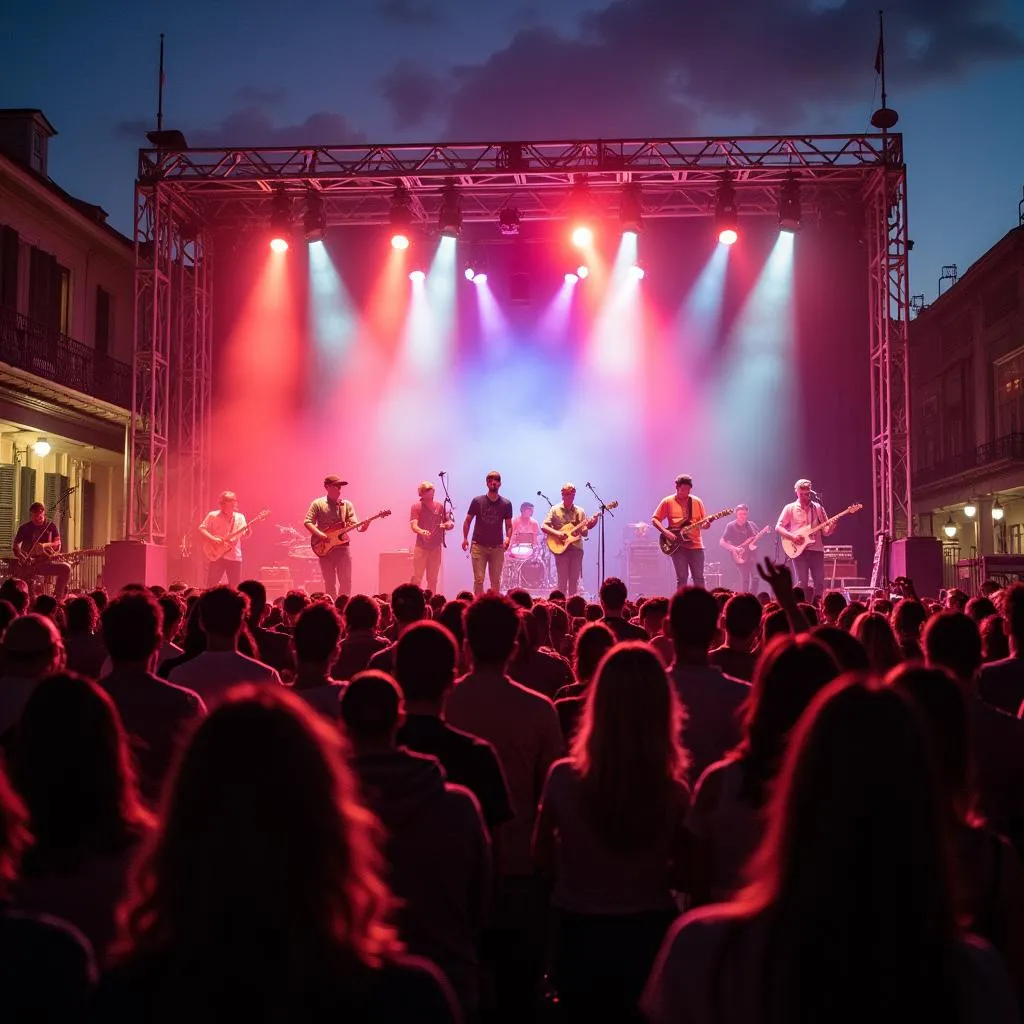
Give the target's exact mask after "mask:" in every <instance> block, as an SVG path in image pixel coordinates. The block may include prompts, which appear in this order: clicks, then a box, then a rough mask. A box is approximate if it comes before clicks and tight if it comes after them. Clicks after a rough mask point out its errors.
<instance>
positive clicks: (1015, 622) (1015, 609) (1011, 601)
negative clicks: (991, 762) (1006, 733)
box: [978, 583, 1024, 716]
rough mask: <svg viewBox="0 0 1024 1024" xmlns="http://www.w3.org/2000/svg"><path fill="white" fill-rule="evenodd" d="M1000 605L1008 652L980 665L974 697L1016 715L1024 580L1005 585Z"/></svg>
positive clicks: (1023, 657)
mask: <svg viewBox="0 0 1024 1024" xmlns="http://www.w3.org/2000/svg"><path fill="white" fill-rule="evenodd" d="M1002 605H1003V626H1004V628H1005V630H1006V633H1007V635H1008V637H1009V641H1010V653H1009V656H1008V657H1006V658H1003V659H1002V660H1000V661H994V662H991V663H990V664H987V665H983V666H982V668H981V674H980V675H979V677H978V696H979V697H981V699H982V700H984V701H986V702H987V703H988V704H991V705H992V707H994V708H999V709H1000V710H1001V711H1005V712H1006V713H1007V714H1010V715H1014V716H1016V715H1017V714H1018V712H1019V711H1020V710H1021V707H1022V705H1024V583H1014V584H1013V585H1012V586H1010V587H1007V588H1006V590H1004V591H1003V600H1002Z"/></svg>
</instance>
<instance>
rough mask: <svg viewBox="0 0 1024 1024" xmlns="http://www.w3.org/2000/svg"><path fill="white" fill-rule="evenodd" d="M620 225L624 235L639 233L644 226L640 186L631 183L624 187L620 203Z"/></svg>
mask: <svg viewBox="0 0 1024 1024" xmlns="http://www.w3.org/2000/svg"><path fill="white" fill-rule="evenodd" d="M619 225H620V227H621V228H622V233H623V234H624V235H627V234H633V235H639V234H640V231H641V229H642V228H643V202H642V194H641V191H640V186H639V185H635V184H633V183H630V184H628V185H624V186H623V189H622V199H621V200H620V203H619Z"/></svg>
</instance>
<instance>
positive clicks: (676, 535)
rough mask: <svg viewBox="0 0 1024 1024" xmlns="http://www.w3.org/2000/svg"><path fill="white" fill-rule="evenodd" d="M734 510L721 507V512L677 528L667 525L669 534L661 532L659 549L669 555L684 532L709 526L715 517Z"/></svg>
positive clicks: (677, 545) (729, 514) (727, 514)
mask: <svg viewBox="0 0 1024 1024" xmlns="http://www.w3.org/2000/svg"><path fill="white" fill-rule="evenodd" d="M735 511H736V509H734V508H723V509H722V511H721V512H716V513H715V514H714V515H710V516H705V517H704V518H703V519H698V520H696V521H695V522H692V523H683V525H682V526H680V527H679V528H678V529H675V530H673V529H672V528H671V527H669V528H668V532H669V533H670V534H671V536H669V537H666V536H665V534H662V535H661V536H660V537H659V538H658V543H659V544H660V545H661V550H662V551H664V552H665V554H666V555H671V554H672V552H673V551H675V550H676V548H678V547H679V546H680V545H681V544H682V543H683V536H684V535H685V534H687V533H692V532H693V531H694V530H703V529H704V527H705V526H710V525H711V523H713V522H714V521H715V520H716V519H721V518H722V517H723V516H731V515H732V514H733V512H735ZM659 532H660V531H659Z"/></svg>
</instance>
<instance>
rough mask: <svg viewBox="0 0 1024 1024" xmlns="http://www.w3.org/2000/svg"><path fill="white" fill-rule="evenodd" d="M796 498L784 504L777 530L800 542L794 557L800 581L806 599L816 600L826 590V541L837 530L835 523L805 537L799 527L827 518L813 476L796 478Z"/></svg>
mask: <svg viewBox="0 0 1024 1024" xmlns="http://www.w3.org/2000/svg"><path fill="white" fill-rule="evenodd" d="M793 490H794V491H796V501H791V502H790V503H789V504H788V505H784V506H783V508H782V511H781V512H780V513H779V521H778V522H777V523H776V524H775V532H776V533H777V534H779V536H780V537H785V538H786V539H787V540H791V541H793V542H794V543H798V544H800V545H801V547H800V554H798V555H797V556H796V558H794V559H793V568H794V569H795V570H796V573H795V575H796V578H797V583H798V584H799V585H800V586H801V587H803V588H804V592H805V594H806V596H807V600H808V601H811V600H813V596H814V595H815V594H818V595H821V594H824V593H825V542H824V540H823V538H824V537H827V536H828V535H829V534H830V533H832V532H833V530H835V524H833V525H832V526H829V527H825V528H823V529H821V530H818V531H817V532H815V533H814V534H813V535H812V536H811V538H810V539H809V540H808V539H806V538H805V537H804V536H803V535H802V534H801V533H799V532H798V531H799V530H801V529H802V528H803V527H805V526H809V527H811V529H814V528H815V527H817V526H821V524H822V523H824V522H826V521H827V520H828V515H827V514H826V512H825V509H824V508H823V507H822V505H821V502H819V501H817V500H816V499H817V495H816V494H815V493H814V491H813V489H812V488H811V481H810V480H797V482H796V483H795V484H793Z"/></svg>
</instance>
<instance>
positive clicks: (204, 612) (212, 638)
mask: <svg viewBox="0 0 1024 1024" xmlns="http://www.w3.org/2000/svg"><path fill="white" fill-rule="evenodd" d="M248 607H249V601H248V598H246V596H245V595H244V594H240V593H239V592H238V591H237V590H232V589H231V587H214V588H213V589H212V590H207V591H206V593H205V594H203V595H202V597H200V598H199V609H198V611H199V621H200V624H201V625H202V627H203V632H204V633H205V634H206V650H205V651H203V653H202V654H197V655H196V656H195V657H194V658H191V659H189V660H188V661H185V662H182V664H180V665H178V666H177V667H176V668H174V669H172V671H171V674H170V675H169V676H168V677H167V678H168V681H169V682H172V683H175V684H176V685H178V686H184V687H186V688H187V689H189V690H194V691H195V692H196V693H198V694H199V696H200V697H202V698H203V701H204V703H205V704H206V706H207V707H209V708H212V707H213V706H214V705H215V704H216V703H218V701H220V700H221V699H222V698H223V696H224V695H225V694H226V693H227V692H228V690H230V689H231V688H232V687H233V686H237V685H238V684H239V683H267V684H273V685H276V686H280V685H281V677H280V676H279V675H278V674H277V669H273V668H271V667H270V666H269V665H264V664H263V662H262V661H257V660H256V659H255V658H250V657H248V656H246V655H244V654H242V653H240V652H239V650H238V636H239V634H240V633H241V631H242V621H243V619H244V618H245V613H246V611H247V610H248Z"/></svg>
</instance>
